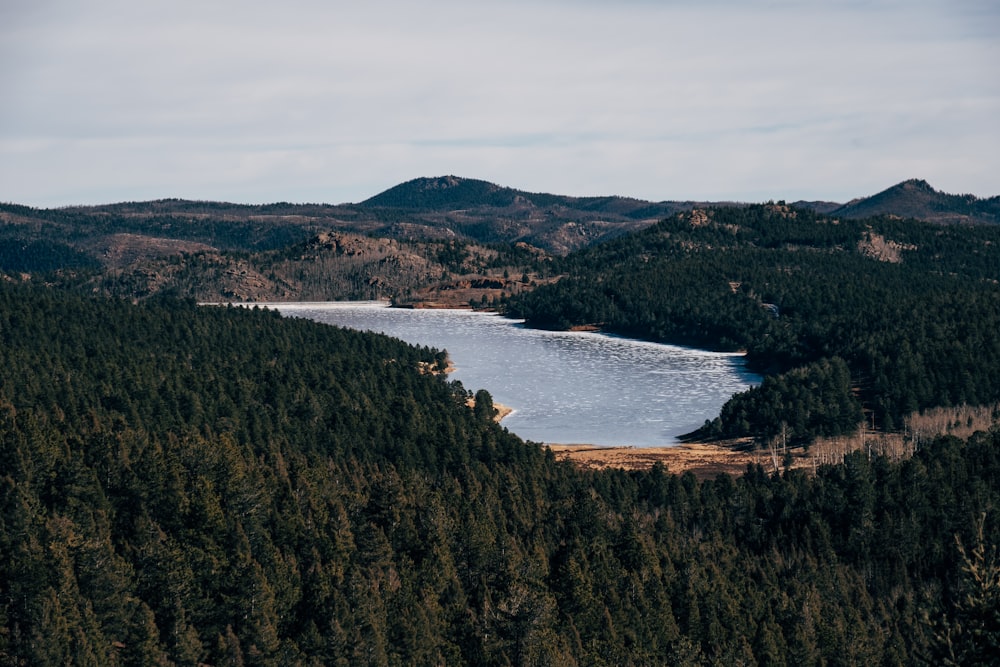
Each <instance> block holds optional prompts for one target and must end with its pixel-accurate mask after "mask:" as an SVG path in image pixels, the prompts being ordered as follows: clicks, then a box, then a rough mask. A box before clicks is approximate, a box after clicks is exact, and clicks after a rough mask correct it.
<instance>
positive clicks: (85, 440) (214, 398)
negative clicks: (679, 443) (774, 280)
mask: <svg viewBox="0 0 1000 667" xmlns="http://www.w3.org/2000/svg"><path fill="white" fill-rule="evenodd" d="M0 341H2V345H0V664H5V665H6V664H10V665H20V664H26V665H67V664H79V665H102V666H104V665H168V664H177V665H196V664H213V665H223V664H229V665H239V664H244V665H296V664H301V665H440V664H448V665H460V664H468V665H512V664H516V665H630V664H632V665H661V664H679V665H734V664H767V665H810V664H816V665H819V664H826V665H852V664H866V665H871V664H882V665H909V664H914V663H917V662H920V661H926V662H927V663H929V664H943V661H944V660H945V659H951V660H956V661H958V662H959V663H961V664H987V661H988V660H991V659H995V656H996V655H997V653H996V649H997V638H998V636H1000V628H998V627H997V618H998V596H997V593H996V587H995V582H996V581H997V576H998V567H1000V564H998V562H997V554H996V546H997V536H998V535H1000V532H998V525H997V521H998V516H997V512H996V508H997V507H998V505H1000V455H998V453H1000V430H998V429H993V430H992V431H991V432H989V433H978V434H976V435H974V436H972V437H971V438H970V439H969V440H968V441H960V440H957V439H954V438H944V439H939V440H936V441H934V442H933V443H930V444H928V445H926V446H925V447H923V448H922V449H921V451H919V452H918V453H917V454H916V456H915V457H913V458H912V459H909V460H906V461H903V462H900V463H895V464H891V463H889V462H888V461H886V460H883V459H879V458H875V459H872V460H869V459H868V458H867V457H865V456H862V455H860V454H859V455H854V456H851V457H849V458H848V459H847V460H846V462H845V463H844V465H841V466H836V467H825V468H821V469H820V470H818V471H817V473H816V474H815V476H809V475H806V474H802V473H800V472H797V471H792V472H789V473H786V474H785V475H784V476H780V477H779V476H772V477H768V476H766V475H765V474H764V473H763V472H762V471H761V470H760V469H759V468H756V469H750V470H749V471H748V474H747V475H745V476H744V477H742V478H739V479H732V478H730V477H720V478H718V479H717V480H714V481H706V482H699V481H698V480H696V479H695V478H694V477H692V476H690V475H686V476H683V477H678V476H674V475H670V474H669V471H665V470H664V469H663V468H662V467H656V468H654V469H653V470H651V471H646V472H635V473H625V472H622V471H608V472H603V473H594V472H588V471H583V470H578V469H575V468H572V467H570V466H568V465H564V464H559V463H557V462H556V461H555V460H554V459H553V457H552V456H551V454H550V453H549V452H547V451H545V450H544V449H542V448H541V447H539V446H537V445H534V444H527V443H524V442H521V441H520V440H518V439H517V438H515V437H514V436H512V435H510V434H509V433H507V432H506V431H505V430H504V429H503V428H502V427H500V426H498V425H496V424H495V423H494V422H493V421H492V419H491V418H490V415H489V411H488V410H483V409H479V410H477V411H473V410H470V409H469V408H468V407H467V405H466V399H467V398H468V397H469V392H468V391H467V390H466V389H464V388H463V387H461V386H460V385H457V384H454V383H449V382H448V381H447V380H446V379H444V378H443V377H441V376H440V375H437V374H434V373H431V372H428V371H430V370H433V369H435V368H440V367H441V364H442V362H443V360H444V357H443V355H442V354H441V353H439V352H436V351H433V350H427V349H417V348H412V347H409V346H406V345H403V344H402V343H399V342H398V341H393V340H390V339H387V338H384V337H379V336H375V335H371V334H361V333H354V332H349V331H344V330H340V329H335V328H331V327H326V326H323V325H319V324H316V323H313V322H308V321H302V320H287V319H283V318H281V317H279V316H278V315H276V314H274V313H272V312H267V311H262V310H244V309H234V308H215V307H202V308H198V307H196V306H194V305H193V304H192V303H190V302H185V301H168V300H150V301H147V302H145V303H144V304H142V305H138V306H133V305H127V304H125V303H121V302H116V301H104V300H100V299H96V298H83V297H80V296H75V295H71V294H67V293H62V292H58V291H54V290H49V289H44V288H38V287H34V288H29V287H25V286H13V285H11V284H9V283H0ZM733 342H734V343H735V344H739V340H737V339H733ZM793 352H794V350H793ZM795 358H797V357H795V356H794V355H792V356H789V359H795ZM834 370H836V369H834ZM479 398H480V399H481V400H480V406H482V405H488V401H487V400H486V399H487V396H486V395H484V394H480V396H479ZM991 656H992V657H991Z"/></svg>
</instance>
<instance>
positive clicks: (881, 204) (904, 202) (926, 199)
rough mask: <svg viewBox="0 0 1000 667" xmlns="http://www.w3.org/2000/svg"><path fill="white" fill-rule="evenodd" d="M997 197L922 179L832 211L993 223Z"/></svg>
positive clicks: (859, 215)
mask: <svg viewBox="0 0 1000 667" xmlns="http://www.w3.org/2000/svg"><path fill="white" fill-rule="evenodd" d="M998 203H1000V202H998V200H997V198H995V197H994V198H992V199H979V198H977V197H973V196H971V195H952V194H947V193H945V192H940V191H938V190H935V189H934V188H933V187H932V186H931V184H930V183H928V182H927V181H925V180H923V179H921V178H911V179H909V180H905V181H902V182H901V183H897V184H896V185H893V186H892V187H890V188H886V189H885V190H883V191H882V192H879V193H877V194H874V195H872V196H871V197H862V198H860V199H855V200H852V201H850V202H848V203H847V204H845V205H843V206H841V207H840V208H838V209H835V210H834V211H832V212H831V213H830V215H834V216H843V217H845V218H865V217H868V216H875V215H887V214H891V215H897V216H901V217H904V218H917V219H920V220H932V221H935V222H990V223H996V222H997V221H998V219H1000V215H998V214H1000V206H998Z"/></svg>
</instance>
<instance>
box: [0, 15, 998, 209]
mask: <svg viewBox="0 0 1000 667" xmlns="http://www.w3.org/2000/svg"><path fill="white" fill-rule="evenodd" d="M17 1H18V0H14V4H13V5H10V6H7V8H6V9H5V10H4V11H5V12H6V15H3V16H0V18H3V19H9V20H5V22H4V26H5V27H0V45H2V46H0V62H3V63H5V64H4V65H2V66H0V67H2V69H0V85H3V87H4V89H5V90H6V91H9V93H10V94H8V95H7V96H6V99H7V101H6V103H5V104H4V105H2V106H0V199H4V200H10V201H18V202H23V203H32V204H38V205H58V204H70V203H91V202H101V201H113V200H118V199H123V198H153V197H161V196H185V197H196V198H202V199H230V200H236V201H255V202H261V201H273V200H299V201H305V200H308V201H345V200H360V199H364V198H366V197H368V196H371V195H372V194H374V193H376V192H378V191H380V190H382V189H384V188H387V187H390V186H392V185H394V184H395V183H397V182H399V181H401V180H406V179H409V178H413V177H416V176H421V175H436V174H444V173H455V174H459V175H465V176H471V177H477V178H486V179H488V180H494V181H496V182H499V183H501V184H504V185H510V186H513V187H518V188H523V189H528V190H536V191H551V192H560V193H565V194H623V195H630V196H637V197H642V198H647V199H667V198H699V199H744V200H746V199H767V198H787V199H794V198H799V197H807V198H826V199H847V198H850V197H853V196H857V195H858V194H864V193H870V192H873V191H877V190H879V189H882V188H884V187H887V186H888V185H891V184H893V183H894V182H897V181H898V180H902V179H904V178H910V177H922V178H927V179H928V180H930V182H931V183H932V184H934V185H935V186H936V187H939V188H942V189H949V188H951V191H974V192H978V193H980V194H983V195H988V194H996V193H997V192H998V191H1000V187H998V185H1000V184H998V183H997V179H996V176H995V174H998V173H1000V164H998V161H1000V158H998V157H997V156H998V155H1000V145H998V127H997V123H996V121H995V120H994V119H996V118H998V117H1000V114H998V111H1000V108H998V106H1000V102H998V101H1000V82H998V80H997V77H996V76H995V75H993V73H992V63H994V62H1000V47H998V46H997V44H996V40H995V37H994V36H995V34H996V32H995V30H991V29H990V28H987V27H985V26H991V27H992V28H995V27H996V26H997V25H998V21H997V16H998V12H997V10H996V9H994V8H993V7H992V5H991V4H990V3H987V2H973V1H966V2H957V3H955V2H951V3H945V2H944V1H943V0H941V1H935V0H923V1H922V2H908V3H897V2H891V1H875V0H873V1H871V2H835V3H826V2H824V3H820V2H753V3H735V2H730V1H728V0H727V1H723V0H719V1H716V2H710V3H707V4H706V3H694V2H666V3H664V2H639V1H630V2H619V3H610V2H599V1H590V2H581V1H575V2H571V1H569V0H564V1H559V0H547V1H543V2H536V3H523V2H514V3H495V2H486V3H458V2H452V1H450V0H432V1H431V2H427V3H403V2H400V1H397V0H388V1H385V0H383V1H376V2H371V3H351V4H347V5H345V6H338V5H341V4H343V3H328V2H318V1H310V0H299V1H292V2H289V3H281V4H278V3H264V2H254V1H250V2H239V3H237V2H234V1H232V0H228V1H224V2H213V3H191V2H183V1H181V2H177V1H175V2H166V0H151V1H150V2H143V3H135V2H119V1H117V0H95V2H91V3H87V5H86V7H83V6H81V5H80V3H73V2H69V1H68V0H58V1H57V0H51V1H46V0H41V1H40V2H35V3H30V4H29V3H23V4H21V5H18V4H17ZM11 7H13V9H11ZM338 197H340V199H338Z"/></svg>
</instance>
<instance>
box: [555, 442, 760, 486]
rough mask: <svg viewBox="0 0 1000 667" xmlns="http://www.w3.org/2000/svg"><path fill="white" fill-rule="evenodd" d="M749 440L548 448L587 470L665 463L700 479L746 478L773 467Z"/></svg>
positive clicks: (644, 466) (670, 468) (672, 470)
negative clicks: (756, 467)
mask: <svg viewBox="0 0 1000 667" xmlns="http://www.w3.org/2000/svg"><path fill="white" fill-rule="evenodd" d="M747 444H748V443H747V442H746V441H729V442H725V443H720V444H706V443H689V444H683V445H675V446H671V447H595V446H594V445H555V444H553V445H548V447H549V448H550V449H551V450H552V451H553V452H554V453H555V455H556V458H558V459H561V460H567V461H573V462H574V463H576V464H577V465H579V466H581V467H584V468H591V469H596V470H600V469H604V468H621V469H624V470H647V469H649V468H652V467H653V465H654V464H656V463H662V464H663V465H664V466H666V468H667V471H668V472H671V473H676V474H682V473H685V472H691V473H692V474H694V475H695V476H696V477H698V478H700V479H710V478H713V477H715V476H716V475H719V474H729V475H742V474H743V473H744V472H746V469H747V466H748V465H750V464H756V463H760V464H761V465H764V466H765V467H766V466H767V465H769V464H770V461H769V459H770V457H769V456H767V454H766V453H765V452H761V451H748V450H747V449H746V446H747Z"/></svg>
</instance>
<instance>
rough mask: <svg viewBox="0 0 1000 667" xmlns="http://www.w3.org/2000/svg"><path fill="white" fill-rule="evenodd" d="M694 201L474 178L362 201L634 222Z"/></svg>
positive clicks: (416, 185) (437, 180) (406, 187)
mask: <svg viewBox="0 0 1000 667" xmlns="http://www.w3.org/2000/svg"><path fill="white" fill-rule="evenodd" d="M693 204H694V202H672V201H664V202H649V201H645V200H642V199H634V198H631V197H620V196H605V197H571V196H567V195H554V194H548V193H543V192H525V191H524V190H516V189H514V188H509V187H504V186H500V185H496V184H494V183H490V182H489V181H482V180H478V179H474V178H461V177H458V176H437V177H430V178H428V177H422V178H415V179H413V180H410V181H406V182H405V183H400V184H399V185H396V186H394V187H392V188H389V189H388V190H385V191H384V192H381V193H379V194H377V195H375V196H374V197H370V198H369V199H366V200H365V201H363V202H361V203H360V204H359V206H362V207H365V208H374V207H382V208H411V209H433V210H441V211H444V210H468V209H479V208H484V207H490V208H498V209H503V208H511V207H521V208H532V207H533V208H562V209H567V210H578V211H587V212H588V213H605V214H609V215H613V216H616V217H617V216H624V217H626V218H631V219H634V220H639V219H647V218H655V217H663V216H667V215H671V214H673V213H676V212H677V211H679V210H683V209H687V208H691V206H692V205H693Z"/></svg>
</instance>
